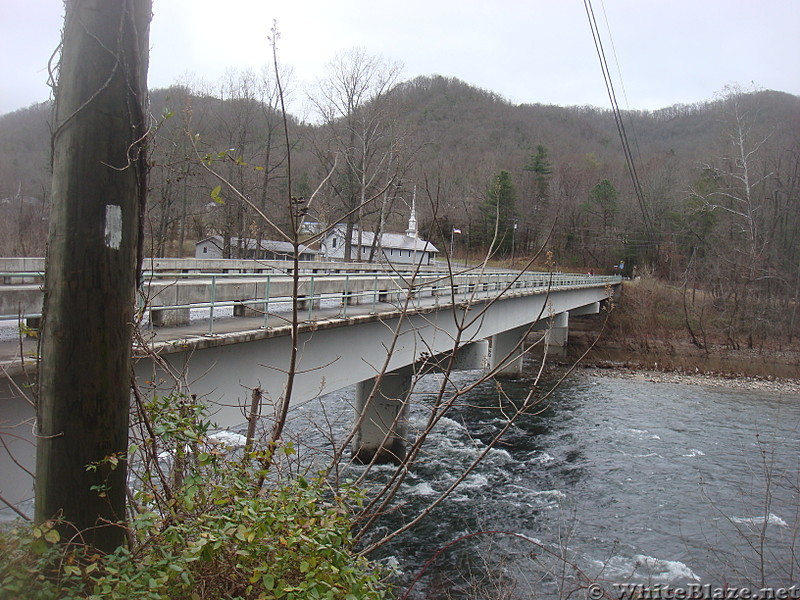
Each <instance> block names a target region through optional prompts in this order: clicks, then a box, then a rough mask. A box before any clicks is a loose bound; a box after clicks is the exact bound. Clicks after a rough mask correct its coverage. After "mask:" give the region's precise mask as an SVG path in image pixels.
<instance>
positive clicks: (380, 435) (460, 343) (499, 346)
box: [136, 288, 607, 460]
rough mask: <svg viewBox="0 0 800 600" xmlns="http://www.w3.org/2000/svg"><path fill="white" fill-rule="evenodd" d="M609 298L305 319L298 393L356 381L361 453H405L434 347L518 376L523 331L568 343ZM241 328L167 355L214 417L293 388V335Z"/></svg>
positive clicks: (155, 375)
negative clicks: (409, 422)
mask: <svg viewBox="0 0 800 600" xmlns="http://www.w3.org/2000/svg"><path fill="white" fill-rule="evenodd" d="M606 299H607V292H606V290H605V289H604V288H576V289H570V290H559V291H558V292H555V293H551V294H549V295H547V294H535V295H519V296H517V297H509V298H503V299H502V300H500V301H496V302H489V301H481V302H476V303H475V304H473V305H471V306H469V307H467V306H465V305H463V304H462V305H455V306H450V307H442V306H438V307H430V308H429V309H421V310H419V311H418V312H413V313H406V314H402V313H401V312H400V311H398V312H397V313H396V314H385V313H384V314H381V315H372V316H370V317H369V318H361V319H354V320H352V321H348V324H347V325H342V326H336V327H333V326H328V324H327V323H326V322H324V321H320V322H315V323H304V324H303V326H302V327H301V331H300V334H299V336H298V340H297V350H298V365H297V369H296V373H295V377H294V383H293V390H292V399H291V401H292V403H296V402H305V401H308V400H310V399H313V398H315V397H318V396H320V395H323V394H326V393H329V392H333V391H336V390H339V389H341V388H344V387H348V386H352V385H357V392H356V398H355V403H356V406H357V412H358V414H361V413H363V414H365V416H364V417H362V418H361V419H360V421H361V423H360V427H359V428H358V430H357V432H356V438H355V446H354V454H355V456H356V457H357V458H358V459H359V460H371V459H372V456H373V455H374V454H375V453H379V454H380V455H381V457H382V458H384V459H388V460H396V459H399V458H400V457H401V456H402V453H403V450H402V448H404V446H405V441H404V439H403V438H404V437H405V427H404V422H405V414H406V412H407V411H406V409H405V408H404V405H405V402H406V400H407V393H408V392H407V390H408V387H410V381H411V377H412V376H413V374H414V373H415V372H417V371H418V370H419V369H424V368H426V366H427V367H430V364H431V362H432V361H431V357H440V360H445V359H446V358H447V357H449V356H451V355H452V354H453V353H454V352H455V355H456V357H457V358H459V359H460V360H459V362H458V363H457V364H458V366H457V368H480V367H482V366H488V368H489V369H491V370H492V372H493V373H495V374H496V375H497V376H501V377H503V376H504V377H517V376H519V375H520V374H521V373H522V358H523V341H524V338H525V336H526V335H527V334H528V333H529V332H530V331H532V330H534V329H540V330H541V329H544V330H546V334H545V343H547V344H550V345H552V346H554V347H560V346H564V345H565V344H566V341H567V328H568V314H569V312H570V311H572V312H573V314H578V313H583V314H588V313H596V312H598V310H599V306H600V302H601V301H604V300H606ZM242 335H243V334H241V333H240V334H236V335H235V336H233V337H231V339H226V336H219V337H217V338H204V339H202V340H200V341H198V342H196V343H194V344H192V345H191V346H189V347H187V348H186V349H185V350H181V351H178V352H174V351H173V352H171V353H169V354H166V355H163V356H162V358H164V359H166V360H167V362H169V363H170V365H171V367H172V368H173V369H174V370H175V371H176V372H180V373H185V374H186V377H187V380H188V381H190V382H191V387H192V392H193V393H195V394H197V396H198V397H199V398H202V399H203V401H204V402H206V403H208V404H209V405H210V406H211V407H212V410H213V412H214V419H215V420H216V421H217V422H218V423H219V424H220V425H221V426H223V427H230V426H233V425H238V424H240V423H242V421H243V417H242V415H243V410H242V407H243V406H244V405H245V403H246V402H247V399H248V398H249V397H250V389H252V388H254V387H260V388H261V390H262V391H263V394H264V397H265V398H266V399H267V400H268V401H271V402H272V403H278V402H281V401H282V400H283V398H284V395H285V389H286V382H287V375H286V373H287V370H288V368H289V358H288V357H289V354H290V352H289V351H290V348H291V339H290V338H289V337H288V336H285V335H284V336H274V335H269V334H268V333H267V332H263V335H264V336H265V337H263V338H260V339H259V338H258V334H257V333H256V334H253V335H250V336H249V337H248V339H249V341H246V342H238V341H237V340H238V339H240V338H241V337H242ZM481 340H491V344H492V351H491V356H490V357H487V356H486V349H487V346H488V344H485V343H484V344H476V342H480V341H481ZM228 342H231V343H228ZM234 342H235V343H234ZM467 347H468V348H469V351H467V350H466V348H467ZM173 350H174V349H173ZM442 357H444V358H442ZM136 373H137V377H138V379H139V381H150V382H157V381H160V380H164V379H165V378H166V374H165V373H163V372H162V371H161V370H160V368H159V367H157V366H156V365H155V364H154V363H153V362H152V361H151V360H149V359H142V360H140V361H139V362H138V363H137V365H136ZM356 419H357V420H358V416H357V417H356Z"/></svg>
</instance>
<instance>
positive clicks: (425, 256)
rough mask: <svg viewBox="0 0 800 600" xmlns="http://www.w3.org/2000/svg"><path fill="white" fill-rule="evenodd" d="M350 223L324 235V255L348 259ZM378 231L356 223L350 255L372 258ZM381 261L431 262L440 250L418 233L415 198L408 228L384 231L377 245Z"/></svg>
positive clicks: (429, 263) (427, 263) (361, 259)
mask: <svg viewBox="0 0 800 600" xmlns="http://www.w3.org/2000/svg"><path fill="white" fill-rule="evenodd" d="M346 233H347V225H345V224H344V223H339V224H338V225H336V227H334V228H332V229H331V230H330V231H329V232H328V233H327V234H326V235H325V237H324V238H323V240H322V243H321V250H322V254H323V256H325V258H327V259H329V260H344V251H345V243H344V242H345V235H346ZM373 242H375V234H374V233H373V232H372V231H361V232H359V230H358V229H357V227H356V226H354V227H353V235H352V238H351V246H350V259H351V260H354V261H365V260H369V257H370V253H371V252H372V245H373ZM375 253H376V256H377V257H378V262H389V263H401V264H418V265H431V264H433V262H434V261H435V259H436V255H437V254H438V253H439V250H438V249H437V248H436V246H434V245H433V244H432V243H430V242H426V241H425V240H423V239H421V238H420V237H419V235H418V234H417V209H416V203H415V201H413V200H412V203H411V216H410V217H409V219H408V229H406V232H405V234H402V233H384V234H381V236H380V238H379V239H378V242H377V244H376V246H375Z"/></svg>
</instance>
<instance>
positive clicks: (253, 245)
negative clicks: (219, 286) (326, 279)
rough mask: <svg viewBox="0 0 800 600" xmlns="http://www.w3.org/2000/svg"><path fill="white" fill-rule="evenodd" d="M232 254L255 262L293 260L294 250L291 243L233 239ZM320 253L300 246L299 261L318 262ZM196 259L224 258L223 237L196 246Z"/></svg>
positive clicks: (202, 241) (198, 243) (216, 236)
mask: <svg viewBox="0 0 800 600" xmlns="http://www.w3.org/2000/svg"><path fill="white" fill-rule="evenodd" d="M231 254H232V255H235V256H239V257H240V258H244V259H255V260H292V259H293V257H294V248H293V246H292V244H290V243H289V242H279V241H274V240H261V241H259V240H254V239H250V238H245V239H243V240H240V239H239V238H236V237H233V238H231ZM318 255H319V252H318V251H317V250H314V249H312V248H309V247H308V246H303V245H301V246H300V257H299V260H303V261H308V260H317V258H318ZM194 257H195V258H224V257H225V253H224V242H223V240H222V236H220V235H212V236H210V237H207V238H205V239H202V240H200V241H199V242H197V243H196V244H195V245H194Z"/></svg>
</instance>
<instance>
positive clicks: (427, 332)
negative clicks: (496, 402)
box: [0, 259, 620, 501]
mask: <svg viewBox="0 0 800 600" xmlns="http://www.w3.org/2000/svg"><path fill="white" fill-rule="evenodd" d="M11 260H12V259H2V260H0V278H2V279H0V281H2V285H0V325H2V323H3V322H5V323H7V324H8V325H7V328H8V327H11V328H12V329H13V328H16V327H17V326H18V324H19V323H25V324H26V327H25V328H24V331H25V332H27V333H28V334H32V333H34V332H35V329H36V327H37V326H38V325H39V319H40V317H41V314H40V313H41V301H42V291H41V279H42V270H43V266H44V265H43V264H41V262H37V260H38V261H40V260H41V259H16V261H17V262H14V263H12V262H9V261H11ZM3 261H5V262H3ZM25 261H27V262H25ZM407 267H410V266H407ZM145 269H146V270H145V273H144V276H143V281H142V286H141V292H140V295H139V297H138V301H137V308H138V311H137V316H138V318H139V319H140V320H141V326H140V327H139V331H140V335H139V336H138V337H137V341H136V343H135V345H134V354H135V373H136V375H137V378H138V380H139V381H140V382H154V383H152V384H151V385H152V386H153V387H154V388H156V389H157V388H158V387H159V385H160V382H164V383H165V385H167V386H168V382H169V381H170V380H171V378H172V377H173V376H174V374H175V373H179V374H181V376H182V377H183V378H185V379H186V380H187V381H191V390H192V393H194V394H196V395H197V396H198V397H199V398H202V399H203V401H204V402H206V403H207V404H208V405H209V406H210V407H212V409H213V412H214V420H215V421H216V422H217V423H218V424H219V425H220V426H221V427H231V426H234V425H238V424H241V423H242V421H243V417H242V414H243V412H242V406H244V405H245V403H246V400H247V398H249V396H250V390H251V389H252V388H255V387H259V388H260V389H261V390H262V391H263V394H264V396H265V398H267V399H268V400H270V401H272V402H280V401H281V400H282V399H283V397H284V394H285V391H286V381H287V378H286V372H287V370H288V369H289V363H288V360H289V358H288V357H289V354H290V349H291V343H292V337H291V332H292V330H293V326H292V314H293V312H294V311H296V313H297V324H296V331H297V337H296V343H297V348H298V365H297V369H296V374H295V376H294V384H293V391H292V402H297V403H300V402H304V401H307V400H309V399H312V398H315V397H317V396H319V395H322V394H325V393H328V392H332V391H335V390H338V389H341V388H344V387H347V386H351V385H355V386H356V392H355V399H354V400H355V402H354V404H355V407H356V411H355V412H356V421H357V422H358V423H360V425H359V427H358V428H357V431H356V435H355V438H354V441H353V454H354V457H355V458H356V459H357V460H361V461H370V460H372V459H374V458H376V459H377V460H396V459H397V458H398V457H401V456H403V454H404V452H405V438H406V432H405V429H404V415H405V407H406V399H407V395H408V393H409V389H410V386H411V381H412V377H413V376H414V375H415V374H417V373H420V372H427V371H433V370H436V369H440V368H442V365H443V364H444V363H447V364H448V367H447V368H455V369H463V368H485V369H489V370H490V372H491V373H492V374H493V375H495V376H498V377H503V376H505V377H515V376H519V375H520V374H521V373H522V368H523V363H522V359H523V355H524V345H523V342H524V340H525V337H526V336H527V335H528V334H529V333H530V332H531V331H532V330H534V329H539V330H542V331H544V343H545V344H546V345H549V346H553V347H555V348H559V347H563V346H564V345H565V344H566V342H567V339H568V327H569V317H570V315H572V316H575V315H580V314H595V313H598V312H599V311H600V306H601V303H603V302H605V301H607V300H608V299H609V298H610V296H611V295H613V294H614V293H615V292H616V291H617V290H618V288H619V284H620V279H619V278H618V277H596V276H585V275H574V274H561V273H535V272H519V271H500V270H482V269H479V268H464V269H458V270H457V271H453V272H451V271H449V270H446V269H442V268H441V267H439V268H436V267H431V268H423V269H419V270H417V271H397V270H385V269H384V270H375V269H376V265H366V264H353V263H327V262H326V263H323V262H307V263H306V262H303V263H300V269H299V273H294V265H293V263H291V262H281V261H231V260H224V261H223V260H211V261H209V260H202V259H197V260H195V259H152V260H148V261H147V264H146V265H145ZM295 286H296V287H295ZM87 326H91V325H90V323H87ZM20 349H21V351H20ZM35 350H36V340H35V339H26V340H22V341H20V340H19V339H8V340H7V341H4V342H0V368H1V369H2V372H0V377H1V378H2V380H0V401H2V405H0V425H2V426H3V427H5V428H8V427H13V426H14V425H16V424H18V423H27V424H26V425H25V426H23V427H17V428H15V429H13V430H11V431H12V434H11V435H8V436H7V438H8V439H7V444H8V447H9V448H8V449H9V450H10V451H11V452H12V453H13V454H14V460H16V461H17V462H20V463H23V465H22V466H25V465H27V466H28V468H29V469H30V466H31V465H33V464H34V460H33V456H34V454H33V452H32V448H33V443H32V441H31V435H30V430H31V426H30V423H29V421H30V419H31V417H32V409H31V407H30V405H29V404H28V403H26V402H25V401H24V400H23V399H22V395H23V392H24V390H25V389H26V388H25V385H26V380H27V378H28V377H29V376H30V375H31V374H32V373H33V372H35V367H36V360H37V359H36V353H35ZM154 391H155V390H154ZM7 431H9V430H7ZM11 472H16V473H17V474H18V477H17V479H18V481H17V482H15V483H12V484H9V483H7V479H8V478H7V476H6V474H8V473H11ZM0 473H3V474H4V475H3V476H2V477H0V493H2V490H4V489H6V488H13V489H20V484H19V478H20V477H21V478H22V480H25V479H26V477H27V474H25V473H24V470H23V469H20V468H19V466H18V465H16V464H13V463H12V460H11V459H10V458H9V455H8V453H3V455H2V456H0ZM19 473H22V475H19ZM25 487H26V486H25V485H22V489H25ZM29 488H30V482H29V481H28V484H27V489H29ZM23 498H24V495H23V496H21V497H20V496H17V497H16V498H14V501H18V500H20V499H23Z"/></svg>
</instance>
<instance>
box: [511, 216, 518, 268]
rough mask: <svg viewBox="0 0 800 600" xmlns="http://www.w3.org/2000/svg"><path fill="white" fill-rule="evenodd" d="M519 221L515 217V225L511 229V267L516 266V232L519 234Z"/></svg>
mask: <svg viewBox="0 0 800 600" xmlns="http://www.w3.org/2000/svg"><path fill="white" fill-rule="evenodd" d="M517 221H518V219H514V227H513V228H512V229H511V268H512V269H513V268H514V250H515V248H514V243H515V241H516V239H515V238H516V234H517Z"/></svg>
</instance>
